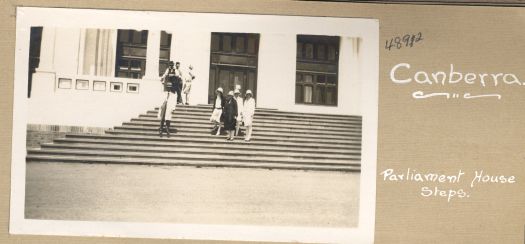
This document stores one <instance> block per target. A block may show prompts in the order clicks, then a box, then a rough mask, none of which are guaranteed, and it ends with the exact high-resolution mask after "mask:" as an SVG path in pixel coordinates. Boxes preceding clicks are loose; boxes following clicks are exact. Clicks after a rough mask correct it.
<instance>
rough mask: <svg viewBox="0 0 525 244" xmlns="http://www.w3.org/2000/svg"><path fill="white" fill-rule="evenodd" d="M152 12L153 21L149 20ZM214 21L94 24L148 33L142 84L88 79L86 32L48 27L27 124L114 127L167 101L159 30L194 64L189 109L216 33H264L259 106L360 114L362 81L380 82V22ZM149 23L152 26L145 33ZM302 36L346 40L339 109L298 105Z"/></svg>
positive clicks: (161, 17)
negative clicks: (79, 84) (102, 85)
mask: <svg viewBox="0 0 525 244" xmlns="http://www.w3.org/2000/svg"><path fill="white" fill-rule="evenodd" d="M101 14H102V15H103V14H104V13H101ZM152 15H153V16H156V18H155V19H148V18H151V17H153V16H152ZM217 16H218V15H214V14H190V13H149V15H148V16H147V17H144V21H143V22H141V24H140V25H139V24H137V26H133V24H131V26H130V24H129V23H128V24H123V23H119V21H118V20H116V21H115V23H113V24H112V25H111V26H107V24H106V23H98V24H97V23H94V24H93V25H94V26H90V27H89V28H104V29H111V28H110V27H112V29H113V31H112V32H113V33H116V29H119V28H120V29H137V30H141V29H147V30H148V31H149V36H148V53H147V64H146V65H147V67H146V76H145V78H144V79H142V80H136V79H125V78H115V77H112V76H96V75H86V74H85V67H84V65H83V61H84V60H85V58H86V55H89V54H87V53H85V51H84V49H85V46H86V43H85V42H86V39H85V31H84V30H85V28H86V27H80V26H79V27H74V26H65V27H59V28H57V27H51V26H52V25H51V26H44V31H43V40H42V53H41V63H40V67H39V68H38V69H37V73H35V74H34V76H33V88H32V96H31V98H30V99H29V110H28V120H29V121H28V123H31V124H59V125H69V126H92V127H93V126H95V127H112V126H114V125H118V124H120V123H122V122H123V121H127V120H129V119H130V118H131V117H134V116H137V115H138V114H140V113H143V112H145V111H146V110H148V109H152V108H154V107H156V106H159V104H160V102H161V100H162V96H163V95H162V88H161V85H160V82H159V78H158V76H157V72H158V56H159V50H158V49H159V42H160V31H167V32H168V33H171V34H172V44H171V57H170V59H171V60H173V61H180V62H181V64H182V65H181V68H182V70H183V71H184V72H186V71H187V68H188V65H190V64H191V65H193V67H194V74H195V75H196V77H197V78H196V80H195V81H194V83H193V86H192V94H191V103H192V104H206V103H207V97H208V86H209V68H210V42H211V32H240V33H259V34H260V42H259V59H258V74H257V106H258V107H266V108H278V109H281V110H287V111H302V112H311V113H332V114H334V113H335V114H349V115H360V114H361V112H362V111H361V102H360V101H361V98H362V96H364V95H366V94H362V86H361V84H362V83H363V82H377V80H375V81H374V79H377V76H378V75H377V72H378V71H377V67H378V46H377V43H378V40H377V31H378V30H372V31H367V28H371V27H377V23H375V22H374V21H372V20H363V19H343V18H321V19H317V18H304V19H303V18H301V17H286V16H251V15H233V16H229V17H227V16H226V15H219V17H217ZM87 17H88V16H83V15H82V14H80V15H78V16H76V18H78V19H83V18H87ZM90 19H92V18H90ZM122 19H126V18H122ZM168 20H169V21H168ZM84 23H87V22H84ZM134 23H135V22H134ZM148 23H150V24H155V26H154V27H151V28H148V26H147V24H148ZM134 27H135V28H134ZM297 34H314V35H336V36H341V42H340V54H339V77H338V105H337V106H321V105H304V104H295V72H296V69H295V66H296V53H295V52H296V35H297ZM108 38H109V39H108V40H110V41H111V42H112V43H113V46H109V47H105V48H107V50H109V51H111V52H113V54H112V55H113V56H114V55H115V54H114V53H115V50H116V39H115V38H116V36H115V35H113V36H112V37H108ZM113 62H114V61H113ZM374 72H375V74H374ZM112 75H113V74H112ZM60 78H70V79H72V80H73V88H72V89H59V88H58V83H57V82H58V80H59V79H60ZM76 79H88V80H89V82H90V87H89V89H88V90H77V89H75V85H74V81H75V80H76ZM94 80H100V81H106V82H107V86H109V84H110V83H111V82H121V83H122V84H123V85H124V91H122V92H111V91H110V89H109V87H107V89H106V91H93V81H94ZM128 83H133V84H135V83H136V84H139V92H138V93H130V92H127V91H126V86H127V84H128Z"/></svg>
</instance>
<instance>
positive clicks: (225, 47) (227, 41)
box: [222, 35, 232, 52]
mask: <svg viewBox="0 0 525 244" xmlns="http://www.w3.org/2000/svg"><path fill="white" fill-rule="evenodd" d="M222 51H225V52H231V51H232V37H231V36H230V35H223V36H222Z"/></svg>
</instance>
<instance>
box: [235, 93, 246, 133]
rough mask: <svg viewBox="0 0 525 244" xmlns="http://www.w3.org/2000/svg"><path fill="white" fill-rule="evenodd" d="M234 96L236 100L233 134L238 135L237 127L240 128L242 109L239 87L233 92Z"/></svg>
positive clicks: (242, 101) (242, 102)
mask: <svg viewBox="0 0 525 244" xmlns="http://www.w3.org/2000/svg"><path fill="white" fill-rule="evenodd" d="M233 95H234V97H235V101H236V102H237V121H236V124H235V135H236V136H238V135H239V129H240V128H241V122H242V110H243V108H242V107H243V104H244V100H243V99H242V96H241V91H240V90H239V89H235V92H234V93H233Z"/></svg>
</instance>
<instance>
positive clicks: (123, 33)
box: [118, 30, 129, 42]
mask: <svg viewBox="0 0 525 244" xmlns="http://www.w3.org/2000/svg"><path fill="white" fill-rule="evenodd" d="M118 41H119V42H129V30H118Z"/></svg>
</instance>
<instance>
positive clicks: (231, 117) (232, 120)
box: [222, 91, 238, 141]
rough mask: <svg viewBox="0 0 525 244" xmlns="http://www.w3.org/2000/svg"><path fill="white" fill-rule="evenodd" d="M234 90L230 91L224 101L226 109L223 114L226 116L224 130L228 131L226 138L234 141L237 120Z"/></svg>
mask: <svg viewBox="0 0 525 244" xmlns="http://www.w3.org/2000/svg"><path fill="white" fill-rule="evenodd" d="M233 96H234V92H233V91H230V92H228V96H226V101H225V102H224V110H223V111H222V116H223V117H224V130H226V132H227V133H228V137H227V138H226V140H230V141H232V140H233V138H234V136H235V124H236V121H237V114H238V110H237V101H235V98H233Z"/></svg>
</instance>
